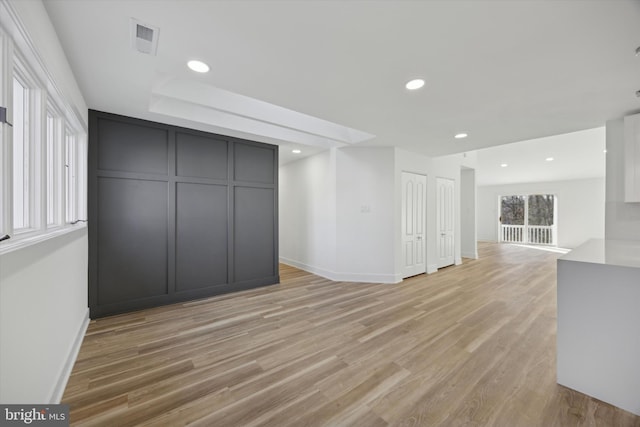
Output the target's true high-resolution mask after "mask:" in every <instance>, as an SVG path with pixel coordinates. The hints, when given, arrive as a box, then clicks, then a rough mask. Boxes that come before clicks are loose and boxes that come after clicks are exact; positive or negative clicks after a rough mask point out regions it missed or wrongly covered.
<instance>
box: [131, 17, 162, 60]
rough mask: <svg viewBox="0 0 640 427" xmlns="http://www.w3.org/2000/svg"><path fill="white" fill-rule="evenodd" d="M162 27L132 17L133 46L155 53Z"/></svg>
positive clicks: (139, 49) (142, 50)
mask: <svg viewBox="0 0 640 427" xmlns="http://www.w3.org/2000/svg"><path fill="white" fill-rule="evenodd" d="M159 33H160V29H159V28H158V27H152V26H151V25H147V24H143V23H142V22H140V21H138V20H137V19H134V18H131V46H132V47H133V48H134V49H135V50H137V51H138V52H142V53H146V54H148V55H155V54H156V52H157V50H158V35H159Z"/></svg>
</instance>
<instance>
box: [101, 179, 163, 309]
mask: <svg viewBox="0 0 640 427" xmlns="http://www.w3.org/2000/svg"><path fill="white" fill-rule="evenodd" d="M167 201H168V191H167V183H166V182H161V181H144V180H130V179H119V178H100V179H99V180H98V218H99V220H98V242H97V243H98V244H97V252H98V303H99V304H110V303H115V302H121V301H129V300H136V299H140V298H147V297H152V296H156V295H163V294H166V293H167Z"/></svg>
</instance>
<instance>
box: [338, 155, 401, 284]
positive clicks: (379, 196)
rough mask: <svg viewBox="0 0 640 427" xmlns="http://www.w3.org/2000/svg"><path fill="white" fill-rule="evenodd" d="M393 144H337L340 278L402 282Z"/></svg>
mask: <svg viewBox="0 0 640 427" xmlns="http://www.w3.org/2000/svg"><path fill="white" fill-rule="evenodd" d="M395 179H396V177H395V171H394V149H393V148H389V147H380V148H377V147H372V148H370V147H354V148H342V149H338V150H337V198H336V201H337V205H336V206H337V229H336V231H337V241H336V243H337V247H336V249H337V252H336V256H337V258H336V260H337V262H336V270H337V272H338V277H339V278H340V279H339V280H346V281H349V280H353V281H370V282H385V283H393V282H398V281H399V280H400V279H399V278H398V277H397V276H396V270H395V262H394V259H395V253H394V238H395V233H396V230H395V227H394V224H395V223H394V211H395V207H394V206H393V204H392V201H393V200H394V191H395Z"/></svg>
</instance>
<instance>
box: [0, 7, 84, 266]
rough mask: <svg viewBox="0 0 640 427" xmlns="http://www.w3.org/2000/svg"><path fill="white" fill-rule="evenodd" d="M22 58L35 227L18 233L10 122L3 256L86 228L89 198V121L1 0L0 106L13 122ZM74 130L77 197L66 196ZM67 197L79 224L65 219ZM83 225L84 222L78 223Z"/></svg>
mask: <svg viewBox="0 0 640 427" xmlns="http://www.w3.org/2000/svg"><path fill="white" fill-rule="evenodd" d="M16 58H18V62H19V64H20V65H19V66H18V67H20V68H19V69H20V75H21V77H22V78H23V79H25V80H27V81H26V83H28V89H29V96H30V97H31V100H32V101H31V102H30V108H32V109H31V110H30V116H31V117H32V120H33V123H32V126H31V132H32V136H33V139H32V141H31V142H30V143H31V144H32V145H31V146H30V149H31V153H30V155H29V164H30V166H31V171H30V172H31V173H32V175H31V176H30V178H31V179H32V181H31V183H30V184H31V187H32V188H33V190H32V191H31V192H30V193H31V194H30V197H31V200H30V215H31V216H30V228H29V229H22V230H16V232H14V230H13V221H12V214H13V209H12V207H13V196H12V189H13V186H12V179H13V173H12V163H13V157H12V153H11V147H12V145H13V144H12V138H13V129H12V127H11V126H9V125H8V124H0V166H2V172H1V173H0V237H2V236H4V235H5V234H8V235H9V236H10V239H9V240H5V241H2V242H0V255H2V254H5V253H8V252H12V251H14V250H18V249H21V248H24V247H26V246H30V245H33V244H37V243H40V242H43V241H46V240H49V239H51V238H55V237H58V236H61V235H63V234H67V233H71V232H75V231H78V230H80V229H83V228H86V200H87V195H86V191H87V181H86V180H87V174H86V170H87V161H88V159H87V150H86V141H87V127H86V123H85V122H84V119H83V118H82V116H81V115H80V113H79V112H78V111H77V110H76V109H75V107H74V106H73V105H72V104H71V103H70V102H68V101H67V100H68V99H69V98H66V97H65V96H64V94H63V93H62V92H61V91H60V89H59V86H58V85H57V83H56V81H55V80H54V79H53V77H52V75H51V73H50V72H49V70H48V69H47V67H46V66H45V63H44V61H43V60H42V58H41V56H40V55H39V54H38V52H37V49H35V47H34V44H33V43H32V41H31V39H30V38H29V35H28V32H27V31H26V30H25V28H24V26H23V24H22V22H21V21H20V19H19V17H18V16H17V14H16V13H15V11H13V9H12V7H11V5H10V4H8V3H7V2H4V1H0V71H1V73H0V106H3V107H6V108H7V116H8V117H7V119H8V122H10V123H11V122H12V116H13V111H12V110H13V103H12V102H11V101H12V93H13V70H14V67H16ZM48 112H52V113H54V117H56V119H57V120H58V123H57V126H56V127H57V128H58V138H59V141H58V147H57V149H58V150H59V151H61V152H59V153H56V160H57V162H58V163H57V165H56V166H57V170H56V171H54V173H55V174H56V179H57V182H56V183H54V188H55V187H56V185H57V186H58V187H57V188H58V189H59V191H58V194H56V198H57V206H56V207H57V210H56V217H57V220H58V222H57V224H48V205H47V203H48V199H47V192H48V185H47V184H48V183H47V179H48V176H47V113H48ZM66 129H69V133H70V135H72V137H73V139H74V140H75V145H74V150H73V152H74V156H75V159H74V160H75V164H76V167H77V170H76V171H75V172H74V173H75V176H76V183H75V191H74V194H72V195H67V194H65V191H66V190H65V188H64V176H63V172H64V171H63V169H64V161H65V159H64V154H63V150H64V145H65V140H64V138H65V134H64V131H65V130H66ZM68 196H71V197H73V205H74V206H75V208H74V212H73V214H72V218H73V219H74V223H68V222H67V221H66V212H65V210H64V207H65V204H66V200H67V198H68ZM76 221H79V222H76Z"/></svg>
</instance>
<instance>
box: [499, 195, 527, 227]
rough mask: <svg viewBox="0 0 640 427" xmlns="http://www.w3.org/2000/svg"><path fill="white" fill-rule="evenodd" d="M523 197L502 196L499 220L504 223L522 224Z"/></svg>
mask: <svg viewBox="0 0 640 427" xmlns="http://www.w3.org/2000/svg"><path fill="white" fill-rule="evenodd" d="M524 197H525V196H502V198H501V199H500V222H501V223H502V224H504V225H524Z"/></svg>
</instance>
